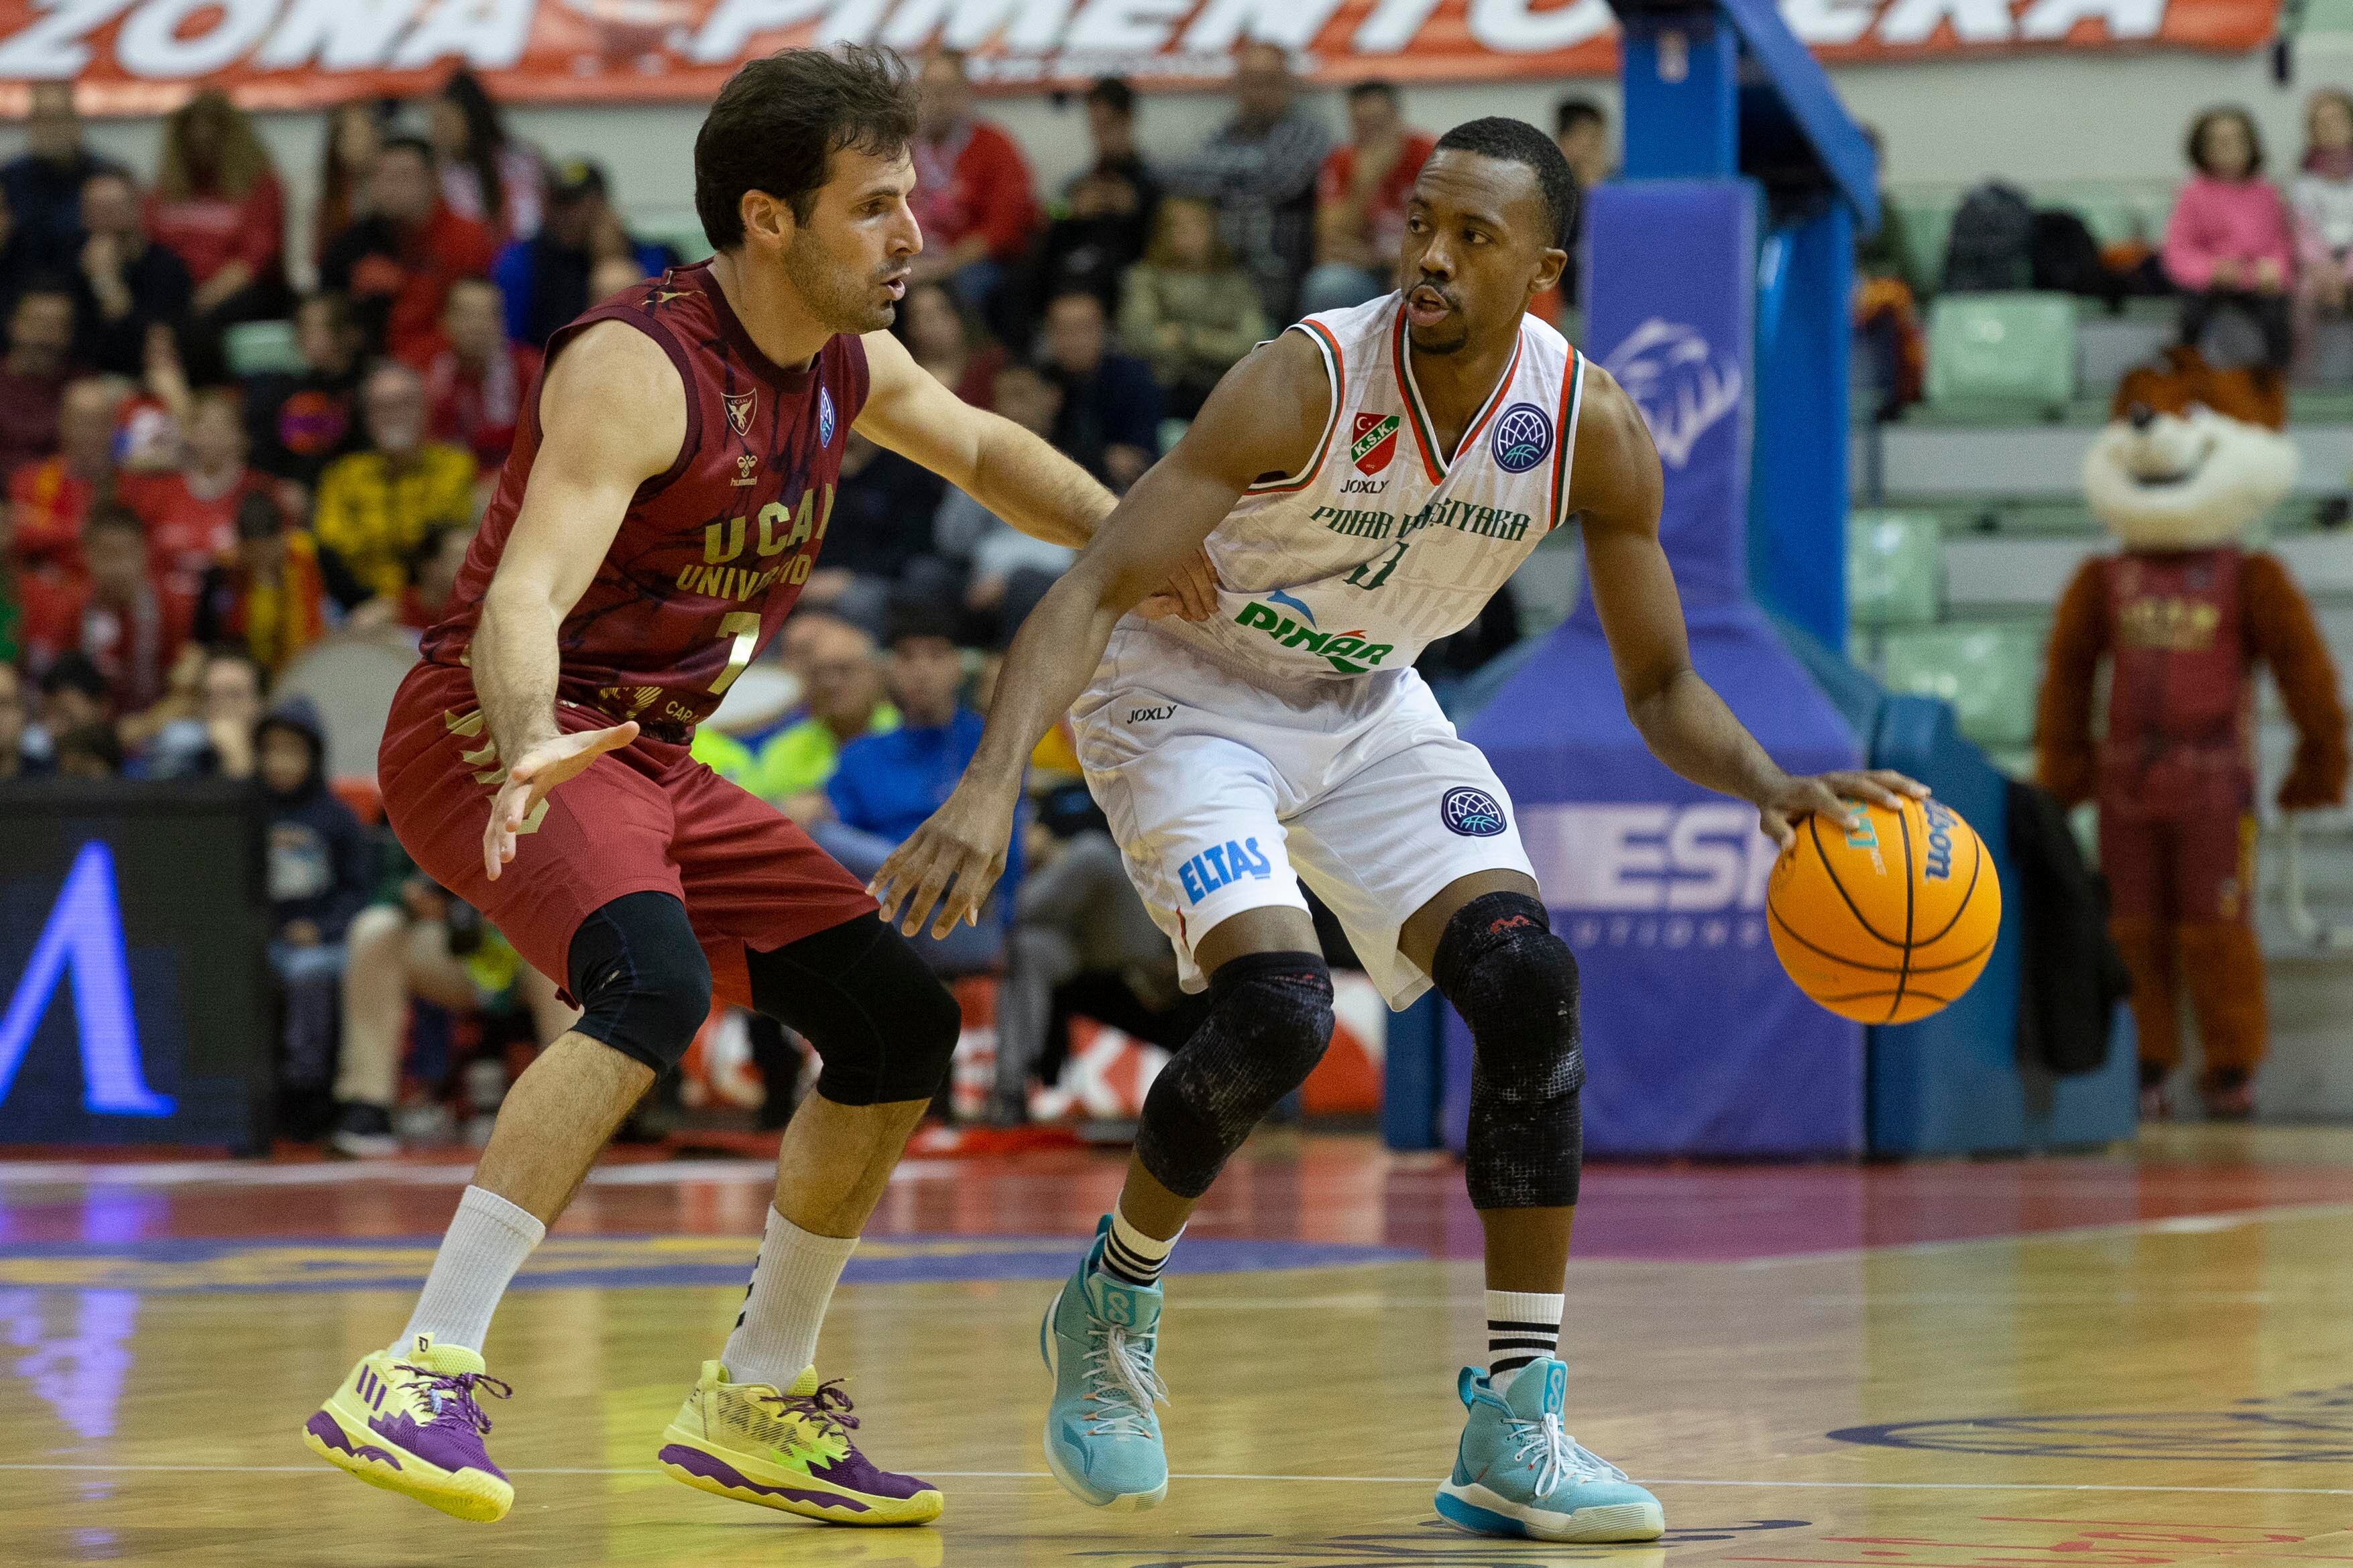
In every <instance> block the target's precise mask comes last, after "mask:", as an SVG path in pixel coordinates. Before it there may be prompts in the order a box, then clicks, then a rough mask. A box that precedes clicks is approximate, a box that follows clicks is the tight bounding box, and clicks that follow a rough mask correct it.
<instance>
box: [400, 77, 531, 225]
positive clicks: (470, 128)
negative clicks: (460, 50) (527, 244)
mask: <svg viewBox="0 0 2353 1568" xmlns="http://www.w3.org/2000/svg"><path fill="white" fill-rule="evenodd" d="M427 114H428V120H427V124H428V125H429V127H430V133H431V136H432V141H433V151H434V153H436V154H437V155H438V157H439V159H440V161H441V199H442V200H443V201H444V202H446V203H448V206H449V210H450V211H451V212H453V213H456V214H457V215H458V216H459V217H463V218H469V219H471V220H472V221H473V222H475V223H478V224H480V225H481V226H483V227H484V228H486V229H488V230H490V231H491V237H492V238H494V239H495V240H497V241H498V243H500V244H501V245H504V244H506V243H507V242H508V241H510V240H514V239H528V238H529V237H531V236H533V235H534V234H536V233H538V232H539V220H540V214H541V212H542V210H543V208H544V206H545V205H546V201H547V161H546V160H545V159H544V158H543V157H541V156H540V154H539V149H538V148H536V147H533V145H532V144H531V143H530V142H525V141H522V139H520V138H518V137H514V136H511V135H509V134H508V133H507V127H506V119H505V117H504V116H503V115H501V113H500V112H499V106H498V104H497V102H496V101H495V100H492V99H491V94H490V90H489V89H486V88H485V87H483V86H482V82H481V79H480V77H477V76H476V75H475V74H474V73H473V72H471V71H470V70H465V69H462V68H461V69H459V70H455V71H452V72H450V73H449V79H448V81H445V82H443V83H442V84H441V90H440V91H439V92H438V93H436V94H434V96H433V99H432V101H431V102H430V103H429V104H428V105H427Z"/></svg>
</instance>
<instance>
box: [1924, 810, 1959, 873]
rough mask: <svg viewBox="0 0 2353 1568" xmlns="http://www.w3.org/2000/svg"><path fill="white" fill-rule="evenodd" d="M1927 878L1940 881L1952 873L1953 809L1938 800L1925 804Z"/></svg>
mask: <svg viewBox="0 0 2353 1568" xmlns="http://www.w3.org/2000/svg"><path fill="white" fill-rule="evenodd" d="M1927 817H1928V853H1927V856H1926V860H1927V868H1928V880H1930V881H1932V882H1942V881H1947V880H1948V879H1950V878H1951V877H1952V875H1953V822H1954V816H1953V811H1952V807H1950V806H1948V805H1944V804H1943V803H1942V802H1939V801H1933V800H1932V801H1930V802H1929V803H1928V805H1927Z"/></svg>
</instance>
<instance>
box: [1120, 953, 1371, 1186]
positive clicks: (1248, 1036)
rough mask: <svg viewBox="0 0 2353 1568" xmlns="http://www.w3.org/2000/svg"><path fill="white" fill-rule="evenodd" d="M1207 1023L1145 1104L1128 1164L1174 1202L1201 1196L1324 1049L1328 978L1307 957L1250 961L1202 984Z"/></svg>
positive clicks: (1328, 1031)
mask: <svg viewBox="0 0 2353 1568" xmlns="http://www.w3.org/2000/svg"><path fill="white" fill-rule="evenodd" d="M1209 994H1210V996H1211V998H1212V1001H1211V1005H1210V1008H1209V1016H1208V1018H1207V1019H1206V1020H1204V1021H1203V1023H1202V1025H1201V1026H1200V1028H1199V1029H1198V1030H1197V1031H1195V1033H1194V1035H1193V1037H1192V1038H1191V1039H1190V1040H1188V1041H1187V1042H1186V1044H1185V1048H1184V1049H1182V1050H1180V1051H1178V1052H1177V1053H1176V1058H1175V1059H1174V1060H1172V1061H1170V1062H1169V1064H1168V1065H1167V1066H1166V1068H1162V1069H1161V1073H1160V1076H1159V1077H1158V1078H1156V1079H1154V1080H1153V1082H1152V1092H1151V1093H1150V1094H1148V1095H1146V1096H1145V1100H1144V1115H1143V1118H1142V1120H1141V1121H1139V1123H1138V1124H1137V1127H1136V1131H1135V1156H1136V1158H1137V1159H1138V1160H1140V1161H1142V1162H1143V1163H1144V1168H1145V1170H1147V1171H1149V1172H1151V1173H1152V1175H1153V1177H1154V1179H1155V1180H1156V1181H1158V1182H1159V1183H1160V1184H1161V1185H1162V1186H1165V1187H1166V1188H1167V1189H1168V1190H1169V1191H1170V1192H1172V1193H1175V1194H1176V1195H1177V1196H1179V1197H1187V1198H1198V1197H1199V1196H1200V1195H1201V1194H1203V1193H1206V1192H1208V1190H1209V1184H1210V1183H1211V1182H1213V1181H1215V1180H1217V1176H1218V1172H1219V1170H1220V1169H1221V1168H1222V1167H1223V1166H1224V1165H1225V1163H1226V1161H1227V1159H1228V1158H1229V1156H1230V1155H1231V1154H1232V1153H1233V1152H1234V1151H1235V1150H1237V1149H1239V1148H1240V1147H1241V1145H1242V1140H1243V1139H1245V1138H1247V1137H1249V1136H1250V1129H1251V1128H1253V1127H1255V1126H1257V1125H1258V1124H1259V1122H1260V1121H1261V1119H1262V1118H1264V1117H1265V1115H1266V1113H1267V1112H1268V1111H1270V1110H1273V1109H1274V1107H1275V1104H1276V1102H1277V1101H1279V1100H1282V1097H1283V1096H1284V1095H1286V1094H1289V1093H1290V1092H1291V1091H1292V1090H1293V1089H1297V1088H1298V1087H1299V1086H1300V1085H1301V1084H1303V1083H1305V1082H1306V1081H1307V1075H1308V1074H1309V1073H1311V1072H1313V1071H1314V1070H1315V1064H1316V1063H1317V1062H1319V1061H1321V1060H1323V1058H1324V1048H1325V1047H1327V1046H1329V1045H1330V1044H1331V1043H1332V972H1331V971H1330V970H1329V969H1328V968H1326V967H1325V966H1324V960H1323V958H1322V956H1321V955H1320V954H1317V953H1313V952H1253V953H1247V954H1244V955H1243V956H1242V957H1240V958H1236V959H1233V960H1230V961H1229V962H1228V963H1224V964H1222V965H1220V966H1219V969H1218V972H1217V973H1215V974H1213V975H1211V976H1210V977H1209Z"/></svg>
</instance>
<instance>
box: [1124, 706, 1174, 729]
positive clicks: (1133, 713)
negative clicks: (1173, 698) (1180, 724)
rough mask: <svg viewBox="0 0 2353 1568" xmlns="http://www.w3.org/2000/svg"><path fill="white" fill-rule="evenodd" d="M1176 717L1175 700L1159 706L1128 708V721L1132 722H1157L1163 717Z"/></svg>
mask: <svg viewBox="0 0 2353 1568" xmlns="http://www.w3.org/2000/svg"><path fill="white" fill-rule="evenodd" d="M1175 717H1176V704H1175V703H1174V702H1164V703H1162V704H1161V705H1160V706H1159V707H1157V708H1131V709H1129V710H1127V721H1128V722H1129V723H1131V724H1155V723H1157V722H1159V721H1161V720H1163V719H1174V718H1175Z"/></svg>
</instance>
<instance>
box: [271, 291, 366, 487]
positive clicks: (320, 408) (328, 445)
mask: <svg viewBox="0 0 2353 1568" xmlns="http://www.w3.org/2000/svg"><path fill="white" fill-rule="evenodd" d="M364 342H365V339H364V334H363V333H362V332H361V331H360V329H359V324H358V323H357V322H356V321H353V318H352V311H351V307H350V305H349V303H348V302H347V301H346V300H344V299H343V296H342V295H341V294H311V295H309V296H307V297H305V298H304V300H302V302H301V304H300V305H297V306H296V307H295V308H294V344H295V347H296V349H297V350H299V351H300V352H301V355H302V368H301V370H299V371H294V372H291V373H288V372H284V371H270V372H267V373H265V374H260V375H257V376H253V377H251V378H249V379H248V381H247V382H246V384H245V411H246V431H247V435H248V437H249V438H250V440H251V442H252V450H253V461H254V466H255V467H256V468H259V469H260V470H261V471H262V472H263V473H265V474H269V475H270V476H272V477H273V478H276V479H287V480H290V481H292V482H293V483H295V484H297V485H300V486H301V487H302V488H303V489H306V490H308V489H315V488H316V487H317V485H318V483H319V476H320V475H321V474H322V473H323V472H324V471H325V469H326V467H327V465H328V464H329V463H331V462H332V461H333V460H334V459H336V458H340V457H343V456H344V455H345V454H346V453H349V452H353V451H356V450H358V448H359V446H360V423H359V419H358V417H357V405H358V402H359V386H360V376H361V367H360V354H361V351H362V349H363V347H364Z"/></svg>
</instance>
